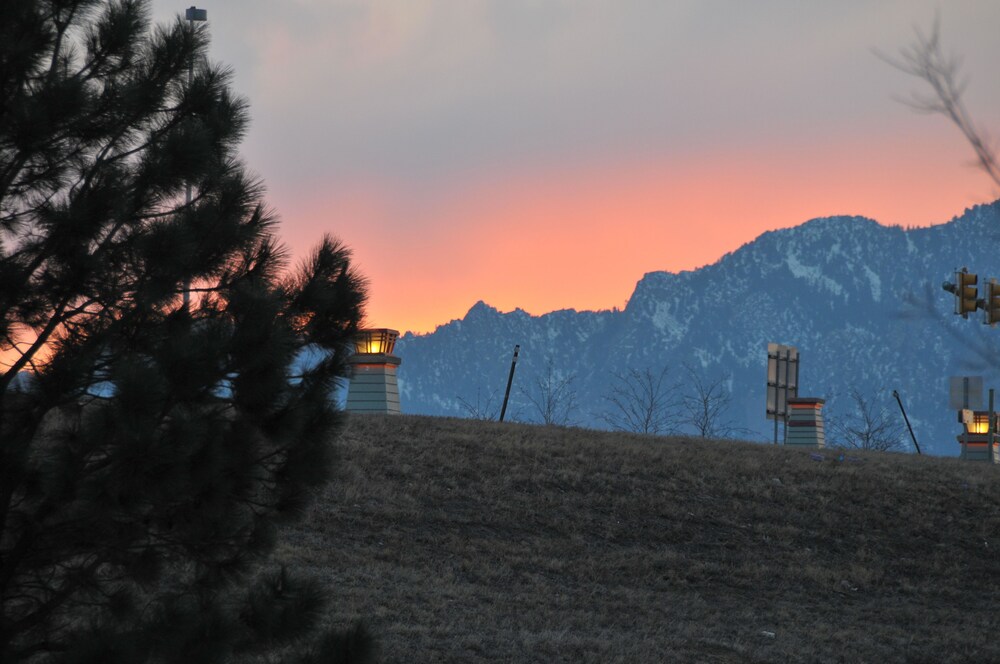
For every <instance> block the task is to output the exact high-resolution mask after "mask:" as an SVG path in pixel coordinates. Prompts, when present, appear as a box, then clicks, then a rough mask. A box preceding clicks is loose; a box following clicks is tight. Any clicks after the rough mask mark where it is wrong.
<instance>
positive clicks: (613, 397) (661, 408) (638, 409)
mask: <svg viewBox="0 0 1000 664" xmlns="http://www.w3.org/2000/svg"><path fill="white" fill-rule="evenodd" d="M667 373H668V372H667V367H663V368H662V369H661V370H660V371H659V372H654V371H653V370H652V369H649V368H646V369H643V370H639V369H629V370H628V371H627V372H624V373H620V372H614V373H613V374H612V375H613V377H614V378H613V384H612V386H611V389H610V392H609V393H608V394H606V395H604V400H605V401H606V402H607V403H608V406H609V408H608V410H607V411H605V412H604V413H601V414H600V415H598V417H599V418H600V419H601V420H603V421H604V422H605V423H607V425H608V426H610V427H611V428H612V429H614V430H615V431H631V432H633V433H648V434H653V435H663V434H671V433H676V431H677V425H676V420H677V414H678V413H677V410H678V406H679V405H680V401H679V399H678V398H677V391H678V388H679V386H678V385H676V384H671V383H670V382H668V380H667Z"/></svg>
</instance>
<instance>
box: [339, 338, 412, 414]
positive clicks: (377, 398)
mask: <svg viewBox="0 0 1000 664" xmlns="http://www.w3.org/2000/svg"><path fill="white" fill-rule="evenodd" d="M349 361H350V363H351V382H350V384H349V385H348V387H347V406H346V407H345V410H347V411H350V412H352V413H393V414H399V386H398V384H397V383H396V367H398V366H399V365H400V362H401V361H400V359H399V358H398V357H396V356H395V355H387V354H384V353H379V354H368V353H356V354H354V355H352V356H351V358H350V360H349Z"/></svg>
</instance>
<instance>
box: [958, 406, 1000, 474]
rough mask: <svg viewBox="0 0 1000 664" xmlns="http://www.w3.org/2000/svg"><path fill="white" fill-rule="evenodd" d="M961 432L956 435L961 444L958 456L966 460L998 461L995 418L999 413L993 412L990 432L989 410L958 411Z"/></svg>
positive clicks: (998, 416)
mask: <svg viewBox="0 0 1000 664" xmlns="http://www.w3.org/2000/svg"><path fill="white" fill-rule="evenodd" d="M958 418H959V421H960V422H961V423H962V425H963V429H964V431H963V433H962V434H961V435H959V436H956V437H955V438H956V440H958V442H959V443H960V444H961V445H962V453H961V454H960V458H962V459H966V460H968V461H993V462H994V463H995V462H997V461H1000V446H998V445H997V436H996V434H997V425H998V424H1000V422H998V421H997V420H998V419H1000V414H998V413H993V418H994V423H993V431H992V433H991V432H990V412H989V411H988V410H969V409H964V410H960V411H958Z"/></svg>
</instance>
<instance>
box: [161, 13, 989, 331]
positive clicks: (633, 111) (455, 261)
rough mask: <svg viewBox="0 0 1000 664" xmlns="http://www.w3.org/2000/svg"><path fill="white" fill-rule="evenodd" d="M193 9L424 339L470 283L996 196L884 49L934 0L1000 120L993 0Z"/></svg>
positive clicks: (375, 318)
mask: <svg viewBox="0 0 1000 664" xmlns="http://www.w3.org/2000/svg"><path fill="white" fill-rule="evenodd" d="M200 3H201V4H199V5H198V7H199V8H204V9H206V10H207V12H208V26H209V29H210V31H211V34H212V45H211V49H210V57H211V59H212V60H214V61H217V62H221V63H225V64H227V65H229V66H231V67H232V68H233V70H234V88H235V90H236V91H237V92H238V93H240V94H242V95H244V96H245V97H246V98H247V99H248V101H249V102H250V108H251V116H252V126H251V128H250V130H249V132H248V134H247V136H246V139H245V141H244V144H243V147H242V154H243V156H244V158H245V159H246V162H247V163H248V165H249V166H250V168H251V169H252V170H253V171H254V172H256V173H257V174H258V175H259V176H260V177H261V178H263V180H264V181H265V183H266V185H267V189H268V196H267V200H268V203H269V205H271V206H272V207H273V208H274V209H275V210H276V211H277V212H278V214H279V216H280V217H281V220H282V225H281V236H282V239H283V240H284V241H285V243H286V244H287V245H288V246H289V247H290V249H291V250H292V251H293V252H294V254H295V255H296V256H299V257H304V256H305V255H307V254H308V252H309V249H310V248H311V247H313V246H315V245H316V244H317V243H318V242H319V240H320V239H321V237H322V235H323V234H325V233H330V234H333V235H335V236H337V237H339V238H340V239H341V240H343V241H344V242H345V243H346V244H347V245H348V246H350V247H351V248H352V249H353V252H354V259H355V262H356V264H357V266H358V267H359V268H360V270H361V272H362V273H363V274H365V276H366V277H367V278H368V280H369V284H370V285H369V294H370V302H369V306H368V311H367V320H366V323H367V324H368V325H370V326H375V327H391V328H395V329H398V330H400V331H414V332H418V333H426V332H430V331H433V330H434V328H435V327H436V326H437V325H440V324H444V323H447V322H448V321H450V320H452V319H455V318H461V317H462V316H464V314H465V312H466V311H468V309H469V308H470V307H471V306H472V305H473V304H474V303H475V302H476V301H478V300H484V301H486V302H487V303H489V304H491V305H493V306H495V307H497V308H498V309H500V310H502V311H509V310H512V309H514V308H517V307H520V308H522V309H524V310H526V311H528V312H530V313H532V314H542V313H545V312H548V311H553V310H558V309H568V308H573V309H577V310H584V309H591V310H593V309H611V308H613V307H618V308H622V307H624V306H625V304H626V302H627V300H628V297H629V295H630V294H631V292H632V290H633V289H634V287H635V284H636V282H637V281H638V280H639V279H640V278H642V276H643V275H644V274H645V273H647V272H652V271H657V270H669V271H673V272H677V271H681V270H691V269H695V268H698V267H700V266H703V265H706V264H710V263H713V262H715V261H716V260H718V259H719V258H720V257H722V256H723V255H724V254H726V253H727V252H731V251H734V250H736V249H738V248H739V247H740V246H741V245H743V244H745V243H747V242H750V241H752V240H753V239H754V238H755V237H757V236H758V235H760V234H761V233H763V232H765V231H768V230H773V229H778V228H787V227H791V226H796V225H798V224H801V223H803V222H805V221H807V220H809V219H812V218H815V217H824V216H832V215H840V214H847V215H864V216H868V217H871V218H873V219H875V220H877V221H879V222H880V223H883V224H900V225H904V226H925V225H929V224H935V223H943V222H946V221H948V220H950V219H951V218H952V217H954V216H956V215H959V214H960V213H961V212H962V211H963V210H964V209H965V208H967V207H969V206H972V205H974V204H977V203H981V202H986V201H989V200H993V199H995V198H997V197H998V196H1000V192H997V191H996V190H995V188H994V187H993V186H992V185H991V184H990V182H989V181H988V180H987V179H986V178H985V176H984V175H982V173H981V172H979V171H977V170H976V169H975V168H974V167H973V166H972V165H971V158H972V153H971V151H970V149H969V148H968V146H967V145H966V144H965V143H964V142H963V140H962V138H961V136H960V135H959V133H958V132H957V130H956V129H955V128H953V127H952V126H951V125H949V124H948V122H947V121H946V120H945V119H944V118H942V117H939V116H929V115H922V114H919V113H916V112H914V111H913V110H912V109H910V108H908V107H907V106H905V105H904V104H902V103H901V102H900V101H899V99H900V98H905V97H907V96H908V95H909V94H910V93H912V92H914V91H921V90H922V88H921V87H920V85H921V84H920V82H919V81H917V80H916V79H911V78H909V77H907V76H906V75H905V74H903V73H901V72H900V71H898V70H896V69H893V68H892V67H891V66H889V65H888V64H886V63H885V62H884V61H882V60H881V59H879V57H878V56H877V55H876V52H875V51H881V52H883V53H885V54H890V55H891V54H894V53H897V52H898V51H899V49H900V48H902V47H905V46H907V45H909V44H911V43H912V42H913V36H914V30H915V29H921V30H924V31H927V30H929V29H930V28H931V26H932V25H933V23H934V20H935V16H936V15H937V16H938V17H939V20H940V26H941V27H940V32H941V36H942V39H943V42H944V44H945V50H946V52H948V53H954V54H956V55H960V56H961V57H962V58H963V60H962V63H963V64H962V71H963V74H964V76H965V78H966V79H967V80H968V87H967V89H966V94H965V100H966V104H967V106H968V108H969V110H970V111H971V112H972V115H973V116H974V117H975V118H976V120H977V121H978V123H979V124H980V126H981V127H983V128H984V129H989V128H991V127H992V128H994V129H995V130H996V131H997V132H1000V83H998V82H997V80H996V76H995V70H994V69H993V68H994V67H995V63H997V62H1000V40H998V39H996V28H997V26H1000V2H997V1H996V0H949V1H948V2H933V1H931V0H840V1H838V2H828V1H825V0H815V1H812V0H808V1H807V0H755V1H754V2H747V1H746V0H284V1H283V2H280V3H279V2H276V1H274V0H239V1H238V2H237V0H200ZM152 7H153V18H154V20H157V21H165V20H171V18H172V17H173V16H174V15H176V14H178V13H183V10H184V7H185V5H184V4H183V3H177V4H176V5H175V3H170V2H166V1H165V0H153V2H152Z"/></svg>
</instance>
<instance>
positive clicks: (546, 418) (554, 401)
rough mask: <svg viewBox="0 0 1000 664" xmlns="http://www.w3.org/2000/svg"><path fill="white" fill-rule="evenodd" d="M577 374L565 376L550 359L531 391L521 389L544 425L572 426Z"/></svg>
mask: <svg viewBox="0 0 1000 664" xmlns="http://www.w3.org/2000/svg"><path fill="white" fill-rule="evenodd" d="M575 382H576V374H575V373H571V374H568V375H567V374H563V373H562V372H560V371H559V370H557V369H556V367H555V362H553V361H552V358H549V359H548V360H546V362H545V372H544V373H542V374H539V375H538V376H536V377H535V379H534V384H533V385H532V386H531V387H530V389H525V388H523V387H522V388H520V392H521V394H522V395H524V398H525V399H527V400H528V403H530V404H531V406H532V409H533V410H534V412H535V413H537V415H538V420H539V421H540V422H541V423H542V424H555V425H558V426H566V425H568V424H572V416H573V412H574V411H575V410H576V388H575V386H574V383H575Z"/></svg>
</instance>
